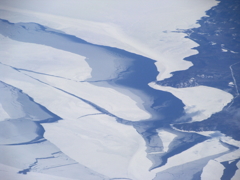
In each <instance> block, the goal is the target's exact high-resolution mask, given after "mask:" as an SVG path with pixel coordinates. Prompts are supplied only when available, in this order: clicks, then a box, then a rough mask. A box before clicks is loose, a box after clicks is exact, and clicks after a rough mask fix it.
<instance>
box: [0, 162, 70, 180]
mask: <svg viewBox="0 0 240 180" xmlns="http://www.w3.org/2000/svg"><path fill="white" fill-rule="evenodd" d="M0 169H1V174H0V178H1V179H2V180H13V179H16V180H46V179H48V180H73V179H72V178H64V177H59V176H52V175H48V174H42V173H36V172H29V173H28V174H27V175H24V174H19V173H18V172H19V171H20V170H21V169H18V168H15V167H12V166H6V165H4V164H0Z"/></svg>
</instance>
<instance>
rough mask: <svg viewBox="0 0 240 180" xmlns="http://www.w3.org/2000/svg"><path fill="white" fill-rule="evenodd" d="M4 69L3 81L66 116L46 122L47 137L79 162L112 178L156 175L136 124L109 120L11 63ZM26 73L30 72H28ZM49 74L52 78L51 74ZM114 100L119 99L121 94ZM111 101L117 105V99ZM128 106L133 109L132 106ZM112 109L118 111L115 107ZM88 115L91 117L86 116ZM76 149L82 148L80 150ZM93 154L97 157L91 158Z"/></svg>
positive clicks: (54, 111)
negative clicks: (52, 121) (15, 67)
mask: <svg viewBox="0 0 240 180" xmlns="http://www.w3.org/2000/svg"><path fill="white" fill-rule="evenodd" d="M0 71H1V72H3V73H2V74H1V76H0V80H1V81H3V82H5V83H8V84H10V85H12V86H15V87H17V88H19V89H22V90H23V92H24V93H27V94H28V95H29V96H30V97H32V98H33V99H34V101H36V102H38V103H39V104H41V105H43V106H45V107H46V108H47V109H49V110H50V111H51V112H53V113H55V114H57V115H59V116H60V117H62V118H63V119H64V121H59V122H58V123H53V124H45V125H44V128H45V130H46V132H45V137H46V138H47V139H48V140H50V141H51V142H53V143H54V144H56V145H57V146H58V147H59V149H61V150H62V151H63V152H64V153H65V154H66V155H68V156H70V157H72V158H73V159H74V160H76V161H78V162H81V163H85V164H84V165H86V166H87V165H88V166H89V167H90V168H91V169H93V170H95V171H97V172H103V173H104V175H107V174H108V175H111V177H116V175H119V176H120V177H122V176H127V177H131V178H132V179H136V180H141V177H142V180H147V179H151V178H153V177H154V175H155V174H154V173H149V171H148V169H149V167H150V166H151V162H150V160H149V159H147V158H146V152H145V149H146V147H145V142H144V141H143V139H142V138H141V137H140V135H139V134H138V133H137V132H136V131H135V129H134V128H133V127H128V126H124V125H121V124H119V123H117V122H116V121H115V119H114V118H110V119H109V117H108V116H106V115H97V114H99V113H100V112H99V111H97V110H95V109H94V108H93V107H91V106H90V105H88V104H86V103H84V102H82V101H81V100H79V99H77V98H76V97H74V96H71V95H69V94H67V93H64V92H62V91H59V90H57V89H55V88H53V87H52V86H49V85H46V84H44V83H41V82H39V81H37V80H35V79H33V78H30V77H29V76H27V75H25V74H23V73H21V72H19V71H16V70H14V69H12V68H11V67H9V66H6V65H0ZM24 73H26V72H25V71H24ZM28 74H34V73H28ZM39 76H42V75H39ZM46 77H48V78H51V77H50V76H46ZM56 79H61V78H56V77H54V80H56ZM61 80H62V79H61ZM56 81H57V80H56ZM66 81H67V82H72V83H75V82H74V81H69V80H66ZM60 82H61V83H63V82H64V81H60ZM61 83H59V84H61ZM70 84H71V83H70ZM74 85H76V84H74ZM82 87H83V88H85V89H84V90H85V91H87V92H88V93H89V92H91V90H92V89H91V88H90V89H86V88H87V87H88V86H82ZM80 89H81V88H80ZM110 90H111V89H110ZM109 93H111V91H110V92H109ZM109 93H108V94H109ZM98 94H99V93H98ZM122 98H123V97H121V98H120V99H119V101H121V99H122ZM109 100H110V99H106V101H103V102H105V103H106V102H109ZM113 100H114V101H115V100H117V101H118V98H117V96H115V97H114V98H113ZM110 104H114V102H113V103H110ZM103 106H104V105H103ZM124 107H125V108H130V109H131V107H130V106H129V105H128V106H126V105H125V106H124ZM111 111H114V108H113V109H111ZM143 112H144V111H143ZM88 115H92V116H88ZM84 116H85V117H86V116H88V118H84ZM90 117H91V118H90ZM90 119H93V120H90ZM70 120H71V121H70ZM78 123H79V124H78ZM61 135H63V136H64V137H65V138H64V137H61ZM60 137H61V138H60ZM73 142H74V143H73ZM65 143H68V144H65ZM82 144H84V145H85V146H82ZM113 145H114V146H113ZM83 147H86V148H83ZM75 148H76V149H78V150H79V151H76V149H75ZM79 152H81V153H79ZM79 155H80V156H79ZM87 157H88V158H87ZM93 157H94V159H92V160H91V161H89V159H90V158H93ZM116 162H118V163H119V165H118V163H116ZM139 172H141V173H139Z"/></svg>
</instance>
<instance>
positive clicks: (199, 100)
mask: <svg viewBox="0 0 240 180" xmlns="http://www.w3.org/2000/svg"><path fill="white" fill-rule="evenodd" d="M149 86H150V87H152V88H154V89H158V90H162V91H168V92H170V93H172V94H173V95H174V96H176V97H177V98H179V99H181V100H182V102H183V103H184V104H185V107H184V109H185V112H186V113H187V114H188V115H189V117H192V122H194V121H202V120H204V119H207V118H208V117H210V116H211V115H212V114H213V113H216V112H219V111H221V110H222V109H223V107H224V106H226V105H227V104H228V103H229V102H231V100H232V99H233V96H232V95H231V94H230V93H227V92H225V91H223V90H220V89H216V88H212V87H208V86H196V87H187V88H173V87H169V86H160V85H157V84H156V83H153V82H152V83H149Z"/></svg>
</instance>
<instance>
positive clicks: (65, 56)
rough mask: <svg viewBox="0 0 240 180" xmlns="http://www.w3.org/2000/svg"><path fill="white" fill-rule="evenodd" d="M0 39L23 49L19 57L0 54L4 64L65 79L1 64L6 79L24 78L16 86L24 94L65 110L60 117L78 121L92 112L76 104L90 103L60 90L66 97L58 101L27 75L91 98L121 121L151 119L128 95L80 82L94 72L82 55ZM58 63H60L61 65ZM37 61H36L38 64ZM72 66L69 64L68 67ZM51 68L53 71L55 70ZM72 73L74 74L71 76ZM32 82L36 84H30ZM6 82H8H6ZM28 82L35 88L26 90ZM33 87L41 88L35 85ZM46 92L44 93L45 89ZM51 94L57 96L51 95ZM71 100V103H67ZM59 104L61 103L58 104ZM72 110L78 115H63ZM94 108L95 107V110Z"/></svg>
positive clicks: (60, 97) (59, 97)
mask: <svg viewBox="0 0 240 180" xmlns="http://www.w3.org/2000/svg"><path fill="white" fill-rule="evenodd" d="M0 37H1V40H2V42H3V44H4V43H6V44H7V45H8V46H9V47H11V46H13V48H16V47H17V46H20V47H22V48H23V53H21V51H16V52H15V51H14V50H13V51H14V52H15V53H17V54H15V53H13V52H12V51H11V48H3V50H1V51H0V54H1V55H2V54H3V59H1V60H0V62H2V63H3V64H7V65H10V66H13V67H16V68H24V69H27V68H29V69H27V70H30V71H36V72H39V73H44V74H50V75H55V76H60V77H63V78H59V77H54V76H47V75H43V74H39V73H32V72H28V71H22V72H23V74H22V73H18V72H16V71H14V70H13V69H12V70H11V68H7V66H5V67H6V68H4V66H3V65H1V67H2V68H3V70H2V72H4V71H5V73H3V74H1V75H2V78H4V79H9V78H12V80H14V76H19V77H22V79H21V80H20V82H19V83H16V84H14V85H13V86H15V87H18V88H19V89H22V90H23V91H24V92H29V91H31V93H30V92H29V93H30V94H28V93H27V94H28V95H30V96H31V97H32V98H34V99H35V100H36V101H37V102H39V103H40V104H42V105H44V106H45V107H47V108H48V107H49V105H47V104H49V103H50V104H53V105H52V106H53V108H55V109H57V108H61V109H62V111H61V112H59V113H60V114H58V115H59V116H60V117H68V118H71V117H72V116H75V118H77V117H80V116H81V115H83V114H81V112H82V113H88V111H89V110H88V109H87V110H84V111H79V110H78V107H77V106H76V105H75V104H76V103H77V104H84V105H85V104H86V103H83V102H81V101H80V100H77V99H76V98H72V97H69V95H67V96H68V97H69V98H70V99H73V100H70V101H69V99H64V97H65V96H66V93H61V92H59V91H57V94H59V93H60V94H63V96H58V98H56V97H54V96H55V95H54V94H55V91H56V90H54V89H53V88H51V87H49V88H47V89H51V90H49V91H48V92H47V91H45V92H46V93H44V94H42V93H41V91H40V89H42V88H44V87H47V86H46V85H45V84H43V83H39V82H37V81H36V80H33V79H32V78H29V77H28V76H26V75H24V74H28V75H31V76H32V77H34V78H37V79H40V80H41V81H43V82H45V83H49V84H50V85H52V86H56V87H58V88H60V89H63V90H65V91H67V92H69V93H72V94H74V95H77V96H79V97H81V98H84V99H87V100H89V101H91V102H93V103H95V104H97V105H99V106H101V107H104V108H105V109H106V110H108V111H109V112H111V113H113V114H115V115H117V116H119V117H121V118H126V119H129V120H131V121H138V120H142V119H148V118H150V117H151V116H150V114H149V113H148V112H146V111H144V110H143V109H141V108H140V107H139V106H138V104H141V103H142V102H135V101H134V100H133V99H131V98H130V97H128V96H127V95H124V94H122V93H120V92H119V91H116V90H114V89H112V88H107V87H99V86H95V85H92V84H90V83H87V82H78V81H79V80H84V79H85V78H87V77H89V76H90V72H91V70H90V68H89V66H88V65H87V64H86V62H85V61H84V59H83V57H82V56H79V57H78V56H77V55H75V54H72V53H68V52H65V51H62V50H57V49H54V48H51V47H47V46H43V45H37V44H30V43H24V42H16V41H13V40H10V39H9V38H6V37H3V36H0ZM0 47H1V45H0ZM16 49H17V48H16ZM20 49H21V48H20ZM9 50H10V51H9ZM40 50H42V51H41V53H40V52H39V51H40ZM18 54H19V56H18ZM33 59H34V61H33ZM57 61H59V63H58V62H57ZM34 62H36V64H35V63H34ZM68 63H69V65H67V64H68ZM51 68H52V69H53V70H52V71H51ZM70 69H72V70H70ZM69 71H70V73H68V72H69ZM18 74H19V75H18ZM76 80H78V81H76ZM21 81H22V83H21ZM32 81H33V83H30V82H32ZM4 82H7V81H6V80H5V81H4ZM24 83H28V84H29V85H30V86H31V88H30V87H26V86H25V85H24ZM33 84H37V85H35V86H33ZM29 88H30V89H29ZM47 89H46V90H47ZM53 91H54V92H53ZM42 92H44V90H43V91H42ZM51 92H53V93H52V94H51ZM36 93H38V94H36ZM38 98H39V100H38ZM52 98H54V99H55V101H52V102H50V99H52ZM67 101H69V102H68V103H67ZM55 102H57V103H56V104H55ZM66 103H67V104H69V106H66V105H64V104H66ZM73 103H74V104H73ZM86 106H89V105H86ZM63 109H64V110H63ZM70 109H75V112H76V113H67V115H66V114H65V115H63V113H64V112H66V111H67V110H70ZM90 109H93V108H92V107H91V108H90ZM52 112H53V111H52ZM76 115H77V117H76Z"/></svg>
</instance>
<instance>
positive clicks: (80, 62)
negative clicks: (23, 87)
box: [0, 35, 91, 81]
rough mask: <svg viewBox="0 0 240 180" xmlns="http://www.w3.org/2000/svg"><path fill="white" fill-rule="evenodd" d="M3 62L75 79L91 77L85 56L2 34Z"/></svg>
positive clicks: (0, 37) (81, 79) (0, 50)
mask: <svg viewBox="0 0 240 180" xmlns="http://www.w3.org/2000/svg"><path fill="white" fill-rule="evenodd" d="M0 40H1V42H2V43H1V44H0V53H1V63H3V64H7V65H10V66H13V67H15V68H19V69H26V70H29V71H35V72H38V73H44V74H48V75H52V76H59V77H62V78H67V79H71V80H75V81H83V80H85V79H87V78H90V77H91V68H90V67H89V65H88V64H87V62H86V61H85V60H84V59H85V57H83V56H80V55H76V54H74V53H70V52H67V51H63V50H59V49H55V48H52V47H48V46H44V45H38V44H33V43H25V42H19V41H14V40H11V39H9V38H6V37H4V36H2V35H0Z"/></svg>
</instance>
